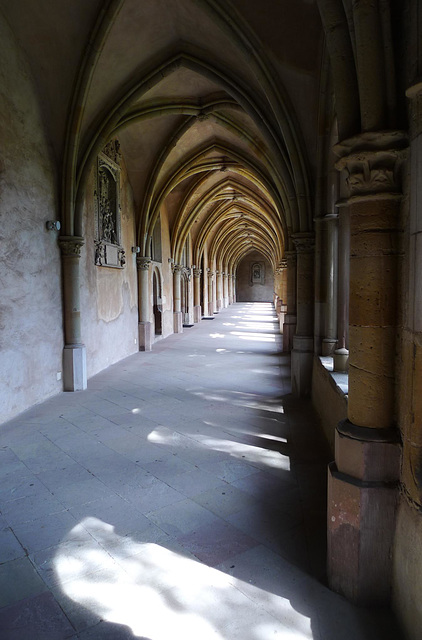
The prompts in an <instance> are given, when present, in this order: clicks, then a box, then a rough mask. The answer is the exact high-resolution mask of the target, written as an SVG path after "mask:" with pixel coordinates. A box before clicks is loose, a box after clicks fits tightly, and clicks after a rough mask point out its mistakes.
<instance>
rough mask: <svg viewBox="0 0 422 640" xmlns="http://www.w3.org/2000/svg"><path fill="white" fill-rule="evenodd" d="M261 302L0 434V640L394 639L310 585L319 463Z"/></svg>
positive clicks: (318, 534) (388, 630)
mask: <svg viewBox="0 0 422 640" xmlns="http://www.w3.org/2000/svg"><path fill="white" fill-rule="evenodd" d="M280 348H281V342H280V336H279V335H277V323H276V320H275V316H274V312H273V309H272V306H271V305H269V304H257V303H255V304H251V303H249V304H240V303H238V304H236V305H233V306H231V307H230V308H229V309H225V310H223V311H222V312H221V313H220V314H218V315H216V317H215V318H214V319H213V320H211V321H209V320H204V321H203V322H202V323H201V324H200V325H196V326H194V327H193V328H187V329H185V331H184V333H183V334H181V335H174V336H171V337H169V338H167V339H166V340H161V341H160V342H158V343H157V344H156V345H155V347H154V350H153V352H151V353H139V354H136V355H134V356H131V357H130V358H127V359H125V360H124V361H122V362H120V363H119V364H117V365H115V366H112V367H110V368H109V369H107V370H106V371H104V372H103V373H101V374H99V375H97V376H95V377H94V378H92V379H91V380H90V381H89V385H88V390H87V391H84V392H80V393H75V394H70V393H67V394H61V395H60V396H58V397H55V398H53V399H52V400H50V401H48V402H45V403H43V404H40V405H38V406H37V407H35V408H33V409H31V410H30V411H28V412H26V413H24V414H22V415H21V416H19V417H18V418H17V419H15V420H13V421H12V422H9V423H7V424H4V425H3V426H2V427H1V428H0V511H1V515H0V563H1V564H0V638H2V640H38V639H39V640H61V639H62V638H79V639H80V640H88V639H89V640H94V639H110V640H121V639H124V638H125V639H126V638H142V639H143V640H170V639H171V640H177V639H182V638H183V639H184V640H193V639H195V640H209V639H213V640H237V639H239V640H269V639H270V638H280V639H283V640H284V639H286V640H287V639H288V640H293V639H305V638H310V639H314V640H349V639H350V640H366V639H368V640H369V639H371V640H381V639H382V640H387V639H388V638H394V640H398V639H399V638H400V634H399V632H398V631H397V628H396V627H395V623H394V620H393V618H392V616H391V614H389V613H388V612H385V611H380V610H368V609H358V608H356V607H353V606H352V605H350V604H349V603H348V602H346V601H345V600H344V599H342V598H341V597H340V596H338V595H336V594H334V593H332V592H330V591H329V590H328V589H327V587H326V586H325V584H324V582H325V576H324V565H325V557H324V554H325V530H324V529H325V491H326V487H325V483H326V470H325V469H326V463H327V461H328V460H329V457H330V456H329V453H328V451H327V450H326V448H325V445H324V442H323V441H322V440H321V438H320V436H319V432H318V427H317V423H316V421H315V417H314V415H313V413H312V410H311V408H310V406H309V404H308V403H306V402H303V401H302V402H300V403H298V402H295V401H294V400H293V399H292V398H291V396H290V395H289V391H290V388H289V361H288V357H287V356H285V355H283V354H281V353H280Z"/></svg>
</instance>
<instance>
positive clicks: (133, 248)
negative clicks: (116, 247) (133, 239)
mask: <svg viewBox="0 0 422 640" xmlns="http://www.w3.org/2000/svg"><path fill="white" fill-rule="evenodd" d="M132 253H141V247H132Z"/></svg>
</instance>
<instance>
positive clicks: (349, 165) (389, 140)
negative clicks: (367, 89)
mask: <svg viewBox="0 0 422 640" xmlns="http://www.w3.org/2000/svg"><path fill="white" fill-rule="evenodd" d="M407 146H408V140H407V135H406V133H405V132H403V131H381V132H374V133H372V132H370V133H369V132H367V133H363V134H361V135H359V136H356V137H354V138H350V140H345V141H344V142H340V143H339V144H336V145H335V146H334V147H333V150H334V153H335V154H336V155H337V156H339V158H340V159H339V160H338V161H337V162H336V164H335V167H336V169H338V171H343V170H344V171H346V172H347V177H346V183H347V186H348V188H349V193H350V198H353V199H356V198H362V197H363V198H366V197H368V196H375V197H378V198H379V197H380V196H387V197H394V196H395V197H397V196H401V184H400V168H401V165H402V163H403V161H404V160H405V159H406V157H407Z"/></svg>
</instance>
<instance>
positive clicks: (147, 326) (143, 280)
mask: <svg viewBox="0 0 422 640" xmlns="http://www.w3.org/2000/svg"><path fill="white" fill-rule="evenodd" d="M136 266H137V269H138V310H139V311H138V313H139V322H138V335H139V351H151V349H152V342H153V330H152V322H151V321H150V299H149V268H150V266H151V258H145V257H143V256H138V257H137V258H136Z"/></svg>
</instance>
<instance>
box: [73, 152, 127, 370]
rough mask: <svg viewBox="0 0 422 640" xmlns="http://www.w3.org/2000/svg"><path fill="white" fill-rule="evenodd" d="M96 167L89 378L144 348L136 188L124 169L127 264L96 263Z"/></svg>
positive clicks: (89, 196)
mask: <svg viewBox="0 0 422 640" xmlns="http://www.w3.org/2000/svg"><path fill="white" fill-rule="evenodd" d="M94 178H95V172H94V171H92V173H91V176H90V179H89V181H88V184H87V189H86V196H85V205H84V236H85V246H84V247H83V249H82V258H81V329H82V340H83V342H84V344H85V345H86V354H87V375H88V378H90V377H91V376H93V375H95V374H96V373H98V372H99V371H102V370H103V369H105V368H106V367H108V366H110V365H111V364H113V363H115V362H118V361H119V360H122V358H125V357H127V356H129V355H131V354H133V353H136V352H137V351H138V349H139V345H138V300H137V295H138V294H137V291H138V290H137V272H136V255H135V254H133V253H132V251H131V248H132V246H134V245H136V242H135V217H134V205H133V197H132V190H131V187H130V185H129V182H128V180H127V175H126V171H125V167H124V164H123V165H122V171H121V191H120V204H121V230H122V245H123V248H124V249H125V251H126V265H125V267H124V268H123V269H113V268H111V267H99V266H97V265H95V246H94V238H95V217H94V190H95V187H94V184H95V180H94Z"/></svg>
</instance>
